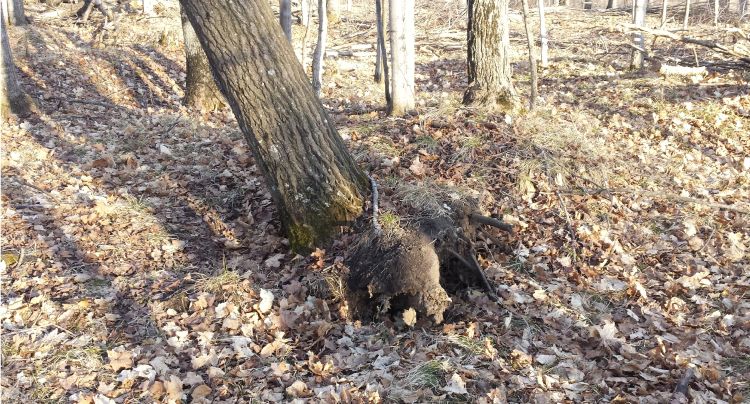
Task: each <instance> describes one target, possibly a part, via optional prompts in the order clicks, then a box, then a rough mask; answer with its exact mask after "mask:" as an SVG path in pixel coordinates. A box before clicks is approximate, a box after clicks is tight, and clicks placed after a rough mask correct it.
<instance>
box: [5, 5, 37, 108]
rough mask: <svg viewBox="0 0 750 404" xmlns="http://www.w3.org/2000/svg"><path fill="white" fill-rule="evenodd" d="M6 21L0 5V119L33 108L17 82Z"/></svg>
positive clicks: (31, 102) (29, 98) (29, 99)
mask: <svg viewBox="0 0 750 404" xmlns="http://www.w3.org/2000/svg"><path fill="white" fill-rule="evenodd" d="M6 21H7V20H6V17H5V9H4V8H1V7H0V42H1V44H0V45H1V46H0V53H2V54H0V61H2V63H0V121H5V120H6V119H8V117H9V116H10V114H11V113H12V114H16V115H18V116H25V115H28V114H29V113H30V112H31V111H32V110H33V108H34V103H33V101H31V97H29V96H28V95H26V93H25V92H24V91H23V90H22V89H21V86H20V85H19V83H18V75H17V73H16V65H15V64H14V63H13V55H12V54H11V50H10V40H9V39H8V31H7V26H6Z"/></svg>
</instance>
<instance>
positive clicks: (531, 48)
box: [521, 0, 541, 109]
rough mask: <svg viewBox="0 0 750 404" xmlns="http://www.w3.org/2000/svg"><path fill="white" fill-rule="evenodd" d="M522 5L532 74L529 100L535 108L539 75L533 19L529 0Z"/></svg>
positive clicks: (525, 0)
mask: <svg viewBox="0 0 750 404" xmlns="http://www.w3.org/2000/svg"><path fill="white" fill-rule="evenodd" d="M540 1H541V0H540ZM521 7H522V8H523V27H524V28H525V30H526V44H527V45H528V47H529V72H530V75H531V100H530V101H529V106H530V109H533V108H534V105H535V104H536V99H537V77H536V50H535V49H534V48H535V46H534V32H533V31H532V30H531V21H529V18H530V17H529V14H530V12H529V0H521Z"/></svg>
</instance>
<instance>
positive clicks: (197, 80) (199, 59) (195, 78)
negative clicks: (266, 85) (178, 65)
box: [180, 10, 224, 112]
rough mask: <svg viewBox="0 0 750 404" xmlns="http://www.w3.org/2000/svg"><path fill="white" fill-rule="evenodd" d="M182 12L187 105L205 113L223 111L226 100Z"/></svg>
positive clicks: (191, 27) (182, 11)
mask: <svg viewBox="0 0 750 404" xmlns="http://www.w3.org/2000/svg"><path fill="white" fill-rule="evenodd" d="M180 11H181V15H182V35H183V37H184V39H185V66H186V69H185V70H186V72H185V73H186V77H185V105H187V106H188V107H191V108H195V109H198V110H200V111H204V112H206V111H213V110H216V109H221V108H222V107H223V106H224V99H223V97H222V95H221V92H220V91H219V88H218V87H217V86H216V81H214V77H213V75H212V73H211V67H210V66H209V65H208V59H207V58H206V53H205V52H204V51H203V48H202V47H201V43H200V41H198V37H197V36H196V35H195V31H194V30H193V26H192V25H190V21H189V20H188V18H187V15H185V12H184V10H180Z"/></svg>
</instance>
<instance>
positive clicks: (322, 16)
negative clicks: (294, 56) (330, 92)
mask: <svg viewBox="0 0 750 404" xmlns="http://www.w3.org/2000/svg"><path fill="white" fill-rule="evenodd" d="M326 1H327V0H318V43H317V44H315V53H314V54H313V66H312V86H313V90H314V91H315V96H316V97H318V98H320V89H321V87H322V86H323V59H324V58H325V55H326V41H327V39H328V38H327V36H328V13H327V12H326V6H327V4H326Z"/></svg>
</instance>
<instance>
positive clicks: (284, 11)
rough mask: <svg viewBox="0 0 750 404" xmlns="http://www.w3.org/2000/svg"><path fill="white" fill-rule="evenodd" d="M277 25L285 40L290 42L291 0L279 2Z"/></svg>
mask: <svg viewBox="0 0 750 404" xmlns="http://www.w3.org/2000/svg"><path fill="white" fill-rule="evenodd" d="M279 23H280V24H281V29H282V30H283V31H284V35H286V39H287V40H288V41H289V42H292V0H279Z"/></svg>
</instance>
